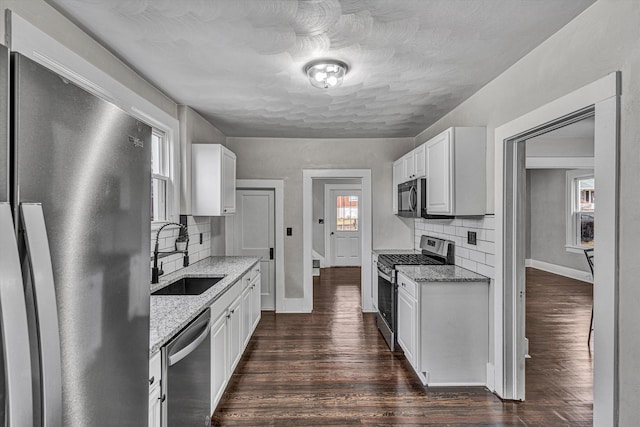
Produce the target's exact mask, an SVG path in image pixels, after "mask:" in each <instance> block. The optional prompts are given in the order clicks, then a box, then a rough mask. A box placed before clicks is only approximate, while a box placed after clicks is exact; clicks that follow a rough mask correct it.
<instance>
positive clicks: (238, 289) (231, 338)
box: [211, 263, 260, 414]
mask: <svg viewBox="0 0 640 427" xmlns="http://www.w3.org/2000/svg"><path fill="white" fill-rule="evenodd" d="M259 283H260V264H259V263H258V265H256V266H255V267H254V268H253V269H251V271H249V272H248V273H246V274H245V275H244V276H243V277H242V278H241V279H240V280H238V281H237V282H236V284H235V285H233V287H232V288H230V289H229V290H227V291H226V292H225V293H224V294H223V295H222V296H221V297H220V298H219V299H218V300H217V301H216V302H214V303H213V304H212V306H211V315H212V318H215V320H214V321H213V324H212V326H211V413H212V414H213V412H215V409H216V406H217V405H218V402H220V399H221V398H222V395H223V393H224V390H225V388H226V387H227V384H228V383H229V379H230V378H231V375H232V374H233V371H234V370H235V368H236V366H237V365H238V362H239V361H240V359H241V357H242V354H243V352H244V350H245V348H246V346H247V344H248V343H249V340H250V339H251V335H252V334H253V331H254V329H255V327H256V326H257V325H258V322H259V321H260V286H259ZM256 294H257V296H256ZM256 301H257V302H256ZM216 316H218V317H216Z"/></svg>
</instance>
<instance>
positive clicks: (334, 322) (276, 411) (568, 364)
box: [212, 268, 592, 426]
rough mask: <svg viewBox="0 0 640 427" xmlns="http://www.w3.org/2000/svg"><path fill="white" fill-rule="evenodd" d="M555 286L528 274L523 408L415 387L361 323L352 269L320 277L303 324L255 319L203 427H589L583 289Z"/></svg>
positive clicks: (404, 366)
mask: <svg viewBox="0 0 640 427" xmlns="http://www.w3.org/2000/svg"><path fill="white" fill-rule="evenodd" d="M560 279H561V280H558V279H557V276H554V275H547V273H544V272H539V271H535V270H529V271H528V293H527V296H528V305H527V310H528V313H527V322H528V329H527V334H528V336H529V339H530V340H531V345H530V348H531V351H530V353H531V355H532V357H533V358H532V359H529V360H528V361H527V401H526V402H504V401H502V400H500V399H499V398H497V397H496V396H495V395H494V394H492V393H490V392H489V391H488V390H486V389H484V388H482V387H470V388H460V387H457V388H453V387H446V388H445V387H441V388H425V387H423V386H422V384H421V383H420V381H419V380H418V378H417V377H416V376H415V375H414V374H413V372H412V371H411V367H410V366H409V365H408V363H406V361H405V360H404V357H403V355H402V353H391V352H390V351H389V349H388V348H387V347H386V345H385V343H384V340H383V339H382V337H381V336H380V334H379V332H378V330H377V329H376V327H375V322H374V317H373V314H370V313H364V314H363V313H361V309H360V269H358V268H332V269H323V270H322V273H321V278H320V280H316V281H315V282H314V311H313V313H312V314H277V315H276V314H274V313H271V312H263V313H262V320H261V321H260V324H259V326H258V328H257V329H256V332H255V333H254V336H253V337H252V339H251V342H250V343H249V346H248V347H247V350H246V352H245V354H244V356H243V358H242V360H241V362H240V364H239V365H238V368H237V369H236V371H235V373H234V375H233V378H232V379H231V382H230V383H229V386H228V387H227V390H226V391H225V394H224V396H223V398H222V400H221V402H220V404H219V405H218V409H217V410H216V412H215V414H214V415H213V417H212V425H214V426H227V425H228V426H232V425H245V426H262V425H275V426H305V425H314V426H329V425H345V426H346V425H432V426H436V425H437V426H442V425H451V426H455V425H472V426H588V425H591V417H592V405H591V381H592V379H591V377H592V373H591V359H590V355H589V353H588V349H587V345H586V342H587V332H588V325H589V314H590V307H591V306H590V298H591V296H590V295H591V293H590V292H591V287H590V286H587V285H585V284H583V283H581V282H577V281H571V280H570V279H565V278H560ZM567 281H569V283H567Z"/></svg>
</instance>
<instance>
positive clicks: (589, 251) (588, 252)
mask: <svg viewBox="0 0 640 427" xmlns="http://www.w3.org/2000/svg"><path fill="white" fill-rule="evenodd" d="M584 256H585V257H587V262H588V263H589V268H590V269H591V277H592V278H593V283H594V285H595V276H594V275H593V248H589V249H585V250H584ZM592 333H593V301H592V302H591V322H590V323H589V339H588V340H587V346H589V347H591V334H592Z"/></svg>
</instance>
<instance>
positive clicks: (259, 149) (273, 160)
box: [227, 137, 413, 298]
mask: <svg viewBox="0 0 640 427" xmlns="http://www.w3.org/2000/svg"><path fill="white" fill-rule="evenodd" d="M227 145H228V146H229V148H230V149H231V150H232V151H233V152H235V153H236V155H237V156H238V161H237V177H238V179H283V180H284V204H285V206H284V226H285V228H286V227H292V228H293V236H285V238H284V239H285V240H284V244H285V297H286V298H302V297H303V296H304V295H303V276H302V170H303V169H371V175H372V192H373V206H372V209H373V248H381V247H385V248H394V247H395V248H412V247H413V223H411V224H410V225H407V223H405V222H403V221H402V220H400V219H399V218H398V217H397V216H396V215H393V213H392V210H391V190H392V181H391V179H392V170H391V169H392V162H393V161H394V160H396V159H397V158H399V157H400V156H402V155H403V154H405V153H407V152H409V151H411V150H412V149H413V138H389V139H383V138H376V139H292V138H231V137H228V138H227ZM309 238H311V236H309Z"/></svg>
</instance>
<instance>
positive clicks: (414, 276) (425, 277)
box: [396, 265, 490, 283]
mask: <svg viewBox="0 0 640 427" xmlns="http://www.w3.org/2000/svg"><path fill="white" fill-rule="evenodd" d="M396 270H398V271H399V272H401V273H403V274H404V275H405V276H407V277H408V278H409V279H411V280H413V281H415V282H418V283H420V282H484V283H486V282H488V281H489V280H490V279H489V278H488V277H486V276H483V275H481V274H478V273H474V272H473V271H471V270H467V269H466V268H462V267H458V266H457V265H398V266H396Z"/></svg>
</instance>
